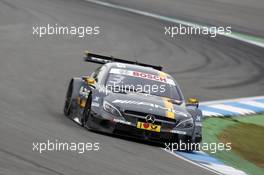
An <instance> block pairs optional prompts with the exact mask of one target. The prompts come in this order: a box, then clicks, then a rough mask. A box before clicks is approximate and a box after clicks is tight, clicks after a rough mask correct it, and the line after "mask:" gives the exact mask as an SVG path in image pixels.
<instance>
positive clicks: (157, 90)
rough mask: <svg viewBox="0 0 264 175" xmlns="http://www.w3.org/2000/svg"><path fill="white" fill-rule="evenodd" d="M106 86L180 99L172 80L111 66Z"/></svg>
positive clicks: (177, 89) (178, 91)
mask: <svg viewBox="0 0 264 175" xmlns="http://www.w3.org/2000/svg"><path fill="white" fill-rule="evenodd" d="M106 86H107V88H108V89H109V88H111V90H116V89H117V91H118V90H125V91H126V92H127V91H129V92H131V91H134V92H141V93H148V94H151V95H156V96H161V97H167V98H171V99H175V100H180V101H181V100H182V96H181V93H180V90H179V88H178V87H177V85H176V84H175V82H174V80H172V79H170V78H167V77H166V78H164V77H161V76H158V75H152V74H149V73H144V72H138V71H133V70H125V69H117V68H112V69H111V70H110V72H109V76H108V79H107V81H106ZM113 88H114V89H113Z"/></svg>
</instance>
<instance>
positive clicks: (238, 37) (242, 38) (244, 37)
mask: <svg viewBox="0 0 264 175" xmlns="http://www.w3.org/2000/svg"><path fill="white" fill-rule="evenodd" d="M84 1H86V2H89V3H94V4H98V5H102V6H105V7H110V8H113V9H118V10H123V11H126V12H130V13H134V14H138V15H142V16H147V17H151V18H155V19H159V20H163V21H167V22H171V23H176V24H182V25H185V26H190V27H198V28H201V27H203V28H204V27H205V28H206V27H209V26H204V25H200V24H196V23H192V22H188V21H183V20H180V19H176V18H171V17H168V16H162V15H158V14H154V13H150V12H146V11H141V10H137V9H133V8H129V7H124V6H120V5H116V4H112V3H108V2H103V1H100V0H84ZM218 34H219V35H223V36H225V37H229V38H232V39H236V40H239V41H243V42H246V43H249V44H252V45H255V46H259V47H264V43H263V42H260V41H256V39H255V40H253V39H248V38H253V37H252V36H249V35H245V34H241V33H236V32H232V34H221V33H218Z"/></svg>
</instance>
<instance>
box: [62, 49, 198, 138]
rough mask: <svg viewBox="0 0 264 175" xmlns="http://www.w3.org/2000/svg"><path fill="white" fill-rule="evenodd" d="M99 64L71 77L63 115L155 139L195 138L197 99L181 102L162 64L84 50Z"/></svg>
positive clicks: (111, 130) (91, 126) (99, 128)
mask: <svg viewBox="0 0 264 175" xmlns="http://www.w3.org/2000/svg"><path fill="white" fill-rule="evenodd" d="M84 60H85V61H87V62H92V63H97V64H102V65H101V66H100V67H99V68H97V69H96V70H95V71H94V72H93V73H92V74H91V75H90V76H82V77H74V78H72V79H71V81H70V83H69V86H68V91H67V94H66V100H65V105H64V114H65V116H68V117H70V118H71V119H73V120H74V121H75V122H77V123H79V124H81V125H82V126H84V127H86V128H89V129H93V130H97V131H102V132H107V133H113V134H121V135H126V136H132V137H136V138H140V139H146V140H151V141H158V142H179V141H181V142H185V143H186V142H188V143H199V142H201V140H202V131H201V130H202V129H201V127H202V125H201V118H202V112H201V111H200V110H199V109H198V100H196V99H194V98H192V99H189V100H188V102H187V103H185V99H184V97H183V94H182V92H181V90H180V88H179V85H178V84H177V83H176V81H175V80H174V79H173V78H172V77H171V76H170V75H168V74H166V73H164V72H162V67H161V66H154V65H149V64H145V63H139V62H133V61H128V60H122V59H118V58H113V57H107V56H103V55H98V54H93V53H88V52H87V53H86V54H85V57H84Z"/></svg>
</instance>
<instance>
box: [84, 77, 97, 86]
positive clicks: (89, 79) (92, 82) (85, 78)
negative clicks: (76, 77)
mask: <svg viewBox="0 0 264 175" xmlns="http://www.w3.org/2000/svg"><path fill="white" fill-rule="evenodd" d="M82 78H83V80H84V81H85V82H86V83H87V84H88V85H92V86H93V85H94V83H95V79H94V78H92V77H89V76H84V77H82Z"/></svg>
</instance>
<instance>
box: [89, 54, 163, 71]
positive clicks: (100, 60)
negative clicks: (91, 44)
mask: <svg viewBox="0 0 264 175" xmlns="http://www.w3.org/2000/svg"><path fill="white" fill-rule="evenodd" d="M84 61H86V62H92V63H97V64H106V63H111V62H117V63H126V64H135V65H139V66H144V67H151V68H153V69H156V70H159V71H162V66H155V65H150V64H145V63H139V62H137V61H129V60H122V59H119V58H114V57H112V56H104V55H98V54H94V53H90V52H87V51H86V52H85V56H84Z"/></svg>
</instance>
